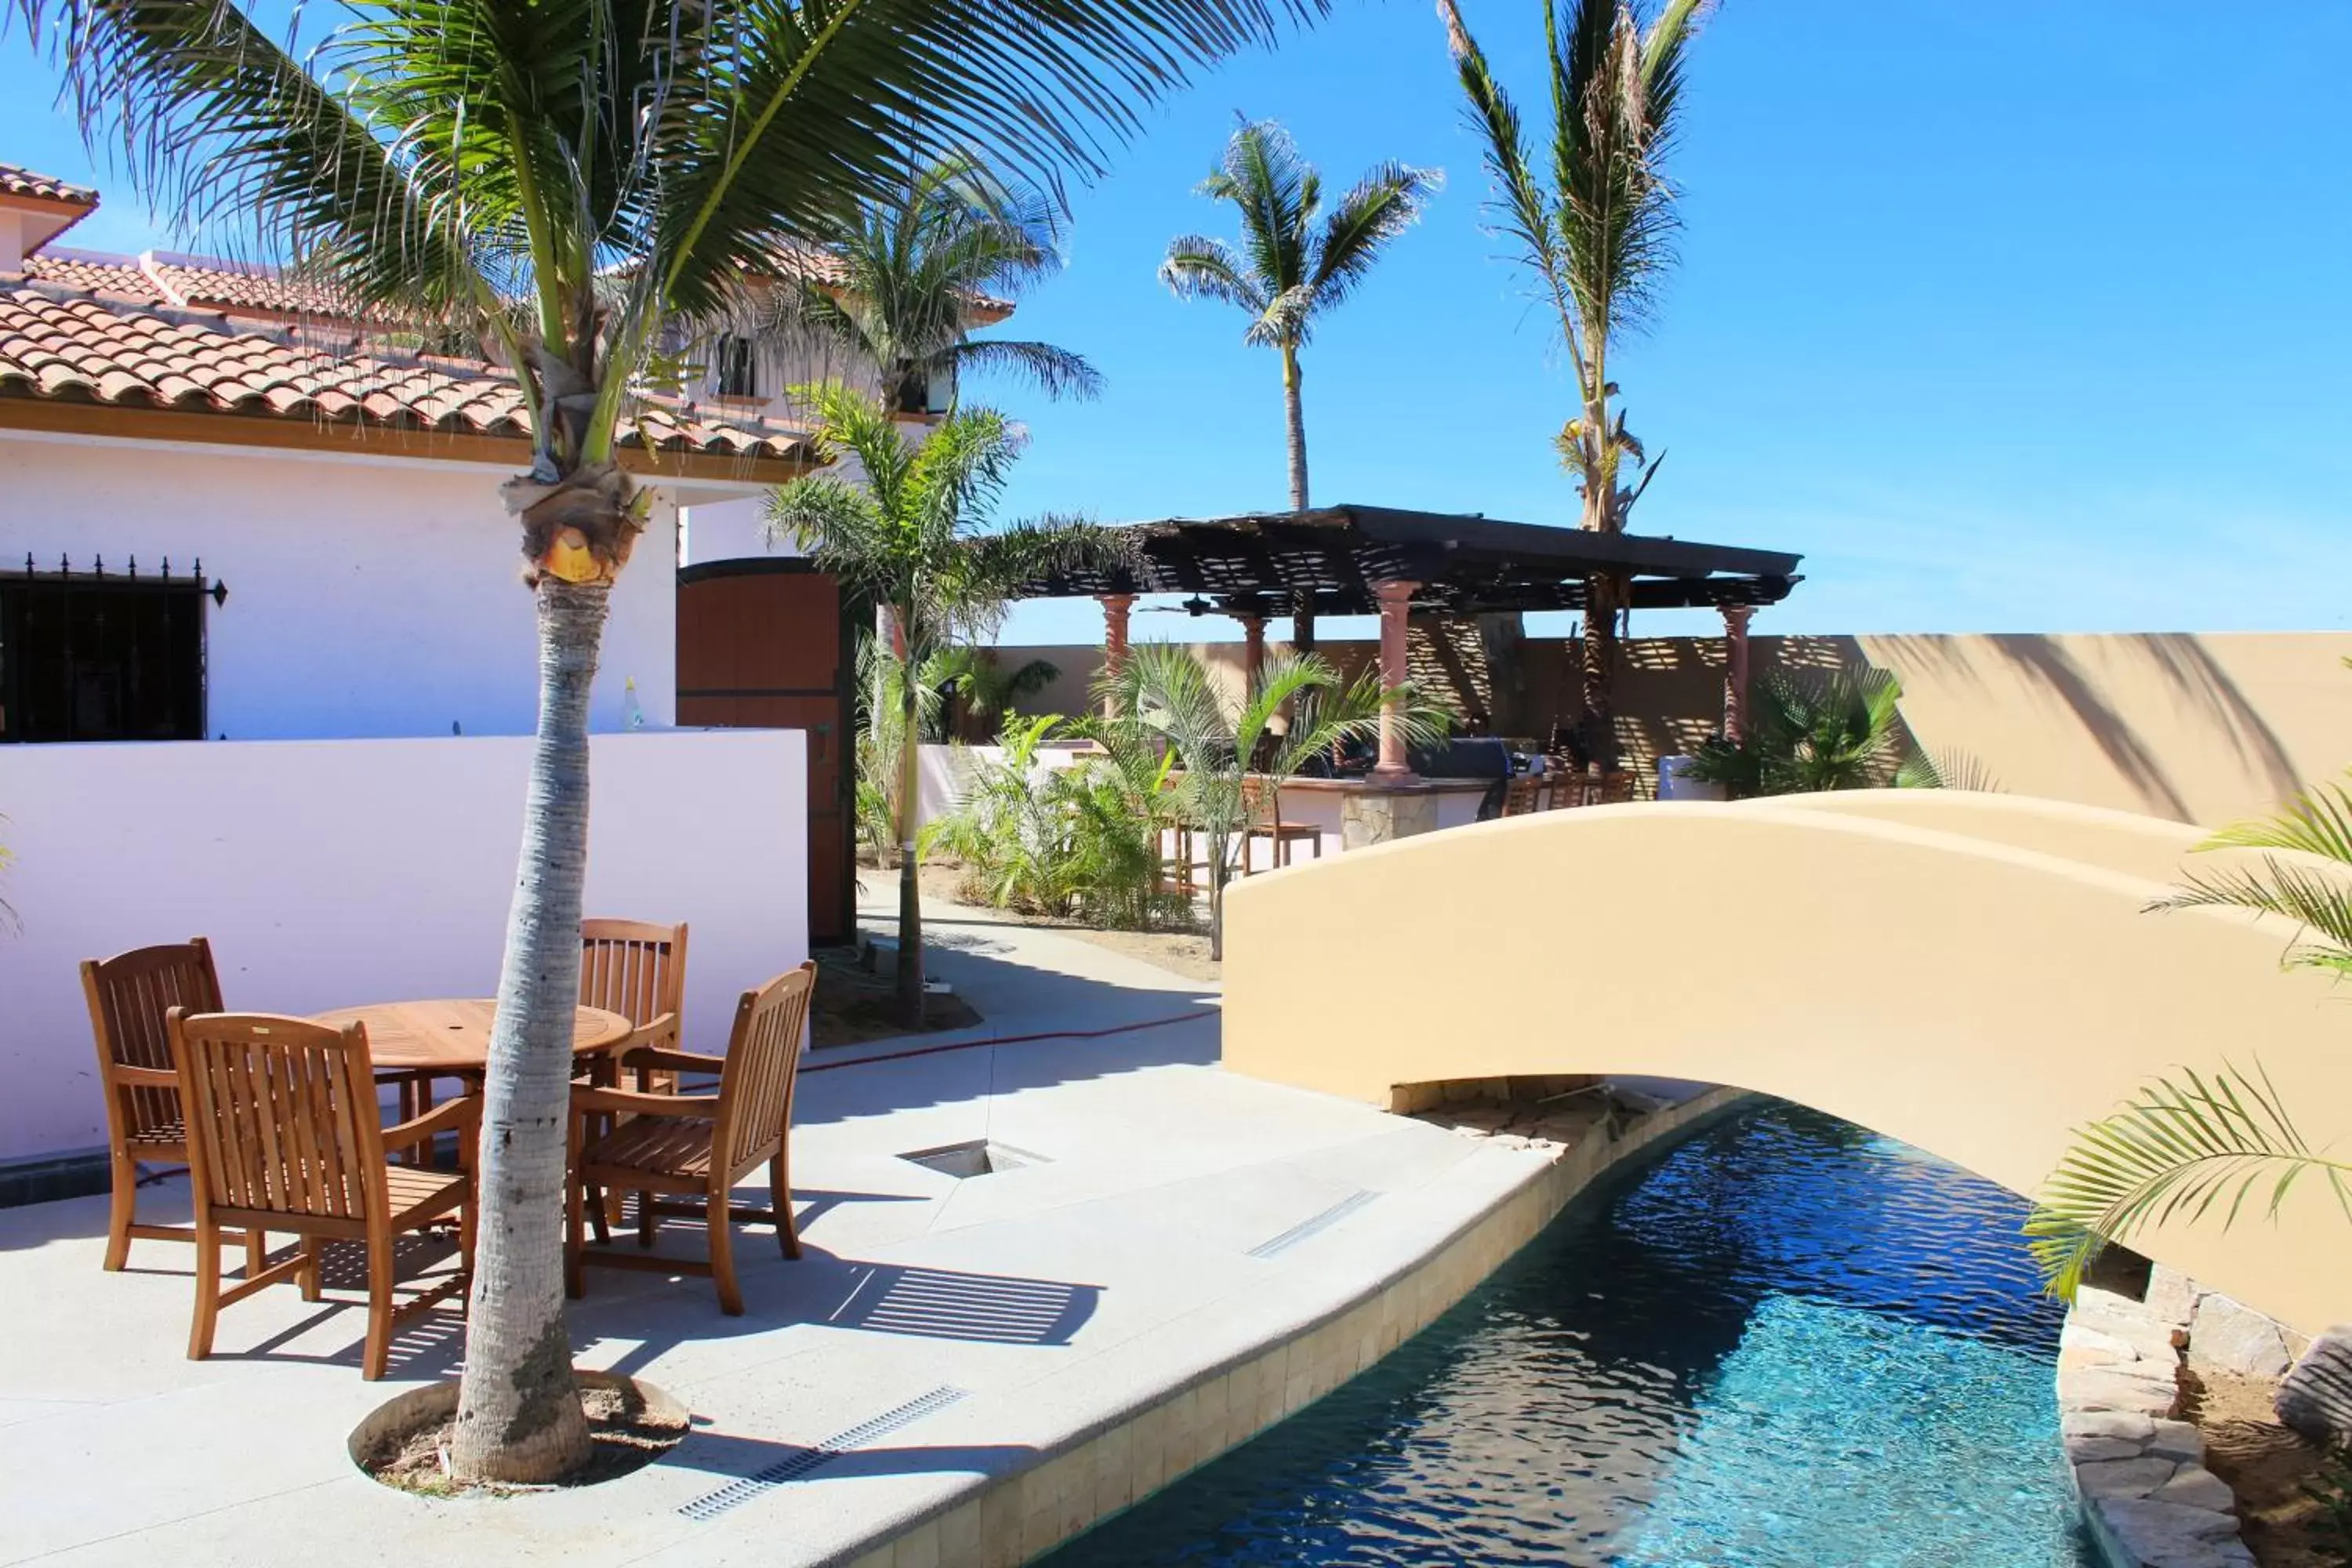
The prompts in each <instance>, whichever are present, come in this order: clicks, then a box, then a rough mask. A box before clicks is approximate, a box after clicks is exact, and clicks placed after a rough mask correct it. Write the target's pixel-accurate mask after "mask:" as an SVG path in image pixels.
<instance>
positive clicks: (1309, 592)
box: [1017, 506, 1802, 616]
mask: <svg viewBox="0 0 2352 1568" xmlns="http://www.w3.org/2000/svg"><path fill="white" fill-rule="evenodd" d="M1122 532H1125V533H1128V534H1129V535H1130V536H1131V538H1132V540H1133V543H1134V552H1133V554H1132V556H1131V557H1130V559H1129V562H1128V563H1126V564H1124V565H1122V566H1119V567H1118V568H1115V569H1110V570H1098V571H1073V572H1064V573H1059V574H1055V575H1054V576H1051V577H1048V578H1044V579H1041V580H1039V581H1037V582H1034V583H1031V584H1024V587H1023V588H1022V590H1021V592H1020V594H1019V595H1017V596H1018V597H1022V598H1073V597H1081V596H1086V595H1100V594H1183V595H1191V596H1194V597H1197V598H1201V599H1204V600H1206V601H1207V605H1206V606H1205V607H1207V608H1211V609H1214V610H1218V611H1221V612H1223V613H1225V614H1229V615H1236V616H1246V615H1275V616H1280V615H1289V614H1292V613H1294V612H1295V611H1297V610H1299V609H1306V610H1308V611H1310V612H1311V613H1313V614H1315V615H1318V616H1360V615H1371V614H1374V613H1376V612H1377V611H1378V610H1379V608H1380V604H1379V601H1378V600H1377V599H1376V598H1375V597H1374V595H1373V591H1372V585H1373V584H1376V583H1381V582H1393V581H1397V580H1399V579H1402V580H1405V581H1408V582H1412V583H1418V584H1421V587H1420V588H1419V589H1418V590H1416V591H1415V593H1414V594H1413V606H1414V608H1416V609H1430V610H1443V611H1450V612H1452V613H1454V614H1459V615H1475V614H1478V613H1480V612H1485V611H1511V610H1580V609H1582V608H1583V607H1584V580H1585V579H1586V578H1587V577H1589V576H1594V575H1598V574H1602V573H1622V574H1626V575H1627V576H1629V577H1631V578H1632V579H1633V599H1632V607H1633V608H1634V609H1637V610H1665V609H1688V608H1705V607H1709V606H1720V605H1770V604H1777V603H1779V602H1780V600H1781V599H1784V598H1786V597H1787V596H1788V594H1789V590H1790V588H1791V587H1793V586H1794V585H1795V584H1797V583H1798V582H1799V581H1800V579H1799V577H1798V576H1797V570H1796V569H1797V563H1798V562H1799V561H1800V560H1801V559H1802V557H1801V556H1796V555H1788V554H1783V553H1780V552H1777V551H1770V550H1741V549H1735V548H1732V547H1730V546H1727V545H1720V544H1694V543H1691V542H1688V541H1685V540H1679V539H1664V538H1651V537H1648V536H1645V535H1642V534H1630V533H1628V534H1614V535H1612V534H1601V533H1591V532H1587V531H1584V530H1582V529H1574V528H1547V527H1542V526H1539V525H1538V524H1535V523H1526V522H1496V521H1491V520H1489V519H1487V518H1484V517H1476V516H1465V515H1461V514H1457V513H1451V512H1436V511H1404V510H1397V509H1395V508H1391V507H1378V506H1331V507H1317V508H1314V509H1313V510H1308V511H1273V512H1247V513H1244V514H1242V515H1240V516H1237V517H1217V518H1200V519H1192V518H1171V519H1168V520H1167V521H1160V522H1141V523H1135V524H1132V525H1130V526H1129V528H1128V529H1125V530H1122Z"/></svg>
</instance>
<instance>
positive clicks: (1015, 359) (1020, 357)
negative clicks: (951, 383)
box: [950, 338, 1103, 403]
mask: <svg viewBox="0 0 2352 1568" xmlns="http://www.w3.org/2000/svg"><path fill="white" fill-rule="evenodd" d="M950 362H951V363H953V364H954V366H955V367H956V368H957V369H958V370H959V371H962V370H966V369H969V370H974V371H981V372H988V371H1001V372H1005V373H1009V374H1012V375H1013V376H1015V377H1016V378H1018V379H1020V380H1023V381H1025V382H1027V383H1028V384H1030V385H1032V386H1034V387H1035V388H1036V389H1037V390H1038V391H1040V392H1042V393H1044V394H1045V395H1046V396H1048V397H1055V398H1059V397H1071V398H1076V399H1077V400H1079V401H1080V402H1087V403H1090V402H1092V401H1093V400H1094V399H1096V398H1097V397H1100V396H1101V395H1102V391H1103V377H1102V372H1100V371H1098V370H1097V369H1096V368H1095V367H1094V366H1093V365H1092V364H1090V363H1087V359H1086V357H1085V356H1084V355H1083V354H1077V353H1072V352H1071V351H1070V350H1068V349H1065V348H1056V347H1055V346H1054V345H1053V344H1052V343H1041V342H1024V341H1023V340H1020V339H1013V338H971V339H967V340H966V341H965V342H961V343H958V344H957V345H956V346H955V348H954V349H953V350H952V351H950Z"/></svg>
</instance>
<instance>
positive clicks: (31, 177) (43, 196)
mask: <svg viewBox="0 0 2352 1568" xmlns="http://www.w3.org/2000/svg"><path fill="white" fill-rule="evenodd" d="M0 195H11V196H31V197H33V198H34V199H35V200H37V201H45V202H65V203H68V204H70V205H74V206H78V207H94V206H96V205H98V193H97V192H96V191H93V190H91V189H90V188H89V186H87V185H69V184H66V183H65V182H64V181H63V180H60V179H58V178H57V177H56V176H55V175H51V174H35V173H34V172H33V171H32V170H30V169H20V168H18V167H17V166H16V164H14V163H0Z"/></svg>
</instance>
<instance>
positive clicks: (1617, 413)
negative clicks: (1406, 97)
mask: <svg viewBox="0 0 2352 1568" xmlns="http://www.w3.org/2000/svg"><path fill="white" fill-rule="evenodd" d="M1565 4H1566V7H1567V14H1566V15H1565V16H1562V15H1561V14H1560V5H1561V0H1544V8H1543V16H1544V64H1545V68H1546V72H1547V75H1548V77H1549V86H1550V89H1551V104H1552V126H1551V132H1550V135H1549V139H1548V140H1547V141H1546V142H1544V144H1543V145H1542V147H1541V148H1540V149H1538V148H1537V147H1534V146H1531V145H1530V144H1529V142H1528V137H1527V134H1526V132H1525V130H1524V129H1523V127H1522V123H1521V121H1520V118H1519V111H1518V110H1517V107H1516V106H1515V105H1514V104H1513V103H1512V101H1511V99H1510V96H1509V95H1508V94H1507V93H1506V92H1505V91H1504V90H1503V89H1502V87H1501V86H1500V84H1498V83H1497V82H1496V79H1495V77H1494V74H1493V72H1492V71H1490V70H1489V69H1488V68H1487V64H1486V55H1485V54H1484V52H1482V51H1481V50H1480V49H1479V47H1478V45H1477V43H1476V41H1475V39H1473V38H1472V37H1471V36H1470V31H1469V29H1468V28H1467V27H1465V26H1463V23H1462V16H1461V13H1460V11H1459V10H1458V9H1457V8H1456V6H1455V4H1454V0H1438V13H1439V15H1440V16H1443V17H1444V21H1445V27H1446V34H1447V39H1448V42H1449V44H1450V45H1451V47H1452V48H1453V51H1454V65H1455V68H1456V70H1457V72H1458V74H1459V75H1460V77H1461V79H1462V90H1463V93H1464V95H1465V97H1466V98H1467V99H1468V100H1469V105H1470V119H1471V122H1472V124H1473V125H1474V126H1475V128H1476V130H1477V131H1478V132H1479V133H1480V134H1481V136H1482V137H1483V139H1484V141H1485V142H1486V150H1485V154H1484V161H1485V163H1486V172H1487V174H1488V176H1489V177H1490V178H1491V179H1492V181H1493V183H1494V185H1495V187H1496V192H1495V195H1494V198H1493V200H1492V201H1491V203H1490V204H1489V210H1490V211H1491V212H1492V213H1493V214H1494V216H1495V218H1496V226H1497V227H1498V229H1499V230H1500V231H1501V232H1502V233H1503V234H1504V235H1506V236H1507V237H1508V238H1509V239H1510V240H1511V241H1512V242H1513V243H1514V244H1515V245H1517V247H1518V249H1519V257H1518V261H1519V264H1520V265H1521V266H1523V267H1525V268H1527V269H1528V271H1529V272H1531V273H1532V274H1534V276H1535V279H1536V281H1537V284H1538V293H1539V295H1540V296H1541V298H1542V300H1543V302H1544V304H1545V306H1546V307H1547V308H1548V310H1549V311H1550V313H1551V314H1552V316H1553V318H1554V322H1553V324H1554V325H1555V326H1556V327H1557V328H1558V330H1559V337H1560V342H1561V343H1562V345H1563V346H1564V347H1565V348H1566V349H1567V351H1568V359H1569V363H1570V369H1571V370H1572V371H1573V372H1574V374H1575V376H1576V396H1577V412H1576V415H1575V416H1574V417H1572V418H1570V420H1569V421H1568V423H1567V424H1566V425H1565V426H1562V427H1561V429H1560V433H1559V453H1560V458H1561V461H1562V463H1563V464H1564V465H1565V466H1566V467H1567V468H1568V469H1569V470H1570V472H1571V473H1573V474H1575V476H1576V478H1577V483H1578V487H1579V489H1580V491H1581V493H1582V496H1583V519H1582V522H1583V526H1584V527H1585V528H1588V529H1590V530H1591V531H1595V532H1598V533H1622V532H1623V531H1624V530H1625V520H1626V517H1627V515H1628V514H1629V513H1630V512H1631V511H1632V510H1633V503H1634V502H1635V501H1636V500H1639V499H1640V498H1641V494H1642V490H1643V488H1645V487H1646V486H1647V484H1648V482H1649V477H1650V474H1654V472H1655V471H1656V470H1655V467H1654V465H1650V466H1649V472H1648V473H1645V474H1644V475H1643V479H1642V480H1641V482H1640V483H1639V484H1627V483H1626V482H1624V481H1625V480H1626V479H1627V478H1629V477H1630V475H1629V471H1628V469H1627V468H1626V462H1627V459H1629V458H1630V459H1631V460H1632V463H1633V467H1634V468H1643V467H1644V466H1645V465H1647V463H1648V459H1647V457H1646V455H1645V454H1644V453H1643V448H1642V444H1641V442H1639V441H1637V440H1636V439H1634V437H1633V435H1632V434H1631V433H1630V432H1629V431H1627V429H1626V428H1625V416H1624V413H1623V411H1622V409H1621V408H1617V407H1615V406H1614V401H1613V400H1614V399H1615V398H1616V395H1617V384H1616V383H1615V382H1614V381H1612V379H1611V366H1610V360H1611V357H1612V353H1613V351H1614V350H1615V349H1616V347H1617V345H1618V344H1619V343H1620V342H1622V340H1623V339H1624V337H1625V336H1626V335H1627V334H1628V333H1629V332H1631V331H1633V330H1634V329H1636V328H1637V327H1639V326H1640V325H1641V324H1642V322H1643V319H1644V318H1645V316H1646V315H1647V313H1648V310H1649V309H1650V307H1651V306H1652V305H1653V304H1654V298H1655V290H1656V289H1657V285H1658V282H1659V280H1660V279H1661V277H1662V275H1663V274H1664V271H1665V270H1666V268H1667V267H1668V266H1669V265H1670V264H1671V263H1672V261H1673V259H1674V250H1673V240H1674V236H1675V228H1676V226H1677V223H1676V218H1675V190H1674V187H1673V186H1672V185H1671V184H1668V183H1667V181H1666V178H1665V170H1664V156H1665V153H1666V151H1667V150H1668V148H1669V147H1670V146H1671V144H1672V142H1673V139H1674V133H1675V110H1676V109H1677V107H1678V106H1679V104H1680V102H1681V99H1682V88H1683V65H1684V57H1685V52H1686V50H1687V48H1688V47H1689V43H1690V40H1691V37H1692V35H1693V34H1694V33H1695V31H1696V28H1697V25H1698V19H1699V17H1700V16H1701V15H1702V14H1703V13H1704V12H1705V10H1706V6H1707V4H1708V0H1665V4H1664V5H1663V6H1661V7H1660V8H1659V9H1658V11H1657V13H1656V16H1655V17H1654V19H1653V20H1651V21H1649V22H1647V23H1646V24H1645V23H1644V22H1643V10H1642V8H1640V7H1639V6H1637V5H1636V4H1635V3H1634V0H1565ZM1661 456H1663V454H1661ZM1629 588H1630V584H1629V583H1628V582H1627V580H1626V579H1625V578H1624V577H1623V576H1622V575H1620V574H1596V575H1594V576H1592V577H1589V578H1587V579H1586V580H1585V584H1584V594H1585V602H1584V722H1585V743H1586V746H1587V748H1588V750H1589V752H1590V753H1591V756H1592V758H1593V760H1594V761H1596V762H1598V763H1601V765H1602V766H1603V767H1613V766H1614V765H1615V764H1616V757H1617V740H1616V733H1615V730H1614V727H1613V724H1612V715H1611V703H1612V688H1613V686H1614V682H1615V676H1616V668H1617V654H1618V649H1617V641H1618V638H1617V621H1618V616H1620V615H1621V614H1622V612H1623V611H1624V609H1625V608H1626V607H1627V602H1628V594H1629Z"/></svg>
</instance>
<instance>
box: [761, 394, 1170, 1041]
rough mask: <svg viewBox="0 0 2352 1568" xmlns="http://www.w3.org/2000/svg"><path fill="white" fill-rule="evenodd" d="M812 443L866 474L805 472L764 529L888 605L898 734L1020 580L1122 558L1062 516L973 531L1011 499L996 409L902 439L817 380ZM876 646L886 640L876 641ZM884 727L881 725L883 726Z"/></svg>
mask: <svg viewBox="0 0 2352 1568" xmlns="http://www.w3.org/2000/svg"><path fill="white" fill-rule="evenodd" d="M810 401H811V404H812V406H813V407H814V410H815V413H816V416H817V418H816V430H815V432H814V437H815V440H816V444H817V447H818V449H819V450H820V451H821V452H823V453H824V454H825V455H826V456H828V457H850V458H856V460H857V463H858V465H859V467H860V468H862V469H863V471H864V479H863V481H862V482H857V481H853V480H851V479H848V478H846V477H845V476H844V475H842V474H836V473H822V474H811V475H808V476H806V477H805V478H803V479H795V480H793V482H792V483H790V484H788V485H784V486H782V488H780V489H777V490H775V491H774V492H773V493H772V495H771V496H770V497H769V498H768V527H769V529H770V530H771V531H772V532H774V533H775V534H776V535H777V536H778V537H780V538H782V539H786V540H789V541H791V542H793V543H794V544H797V545H799V546H801V547H802V548H803V549H808V550H810V551H811V552H813V553H814V556H815V558H816V562H817V564H818V565H819V566H820V567H822V568H823V569H824V570H825V571H827V572H830V573H832V574H834V575H835V576H836V577H838V578H839V579H840V581H841V584H842V587H843V588H844V589H845V591H847V592H848V593H850V594H853V595H856V596H858V597H861V598H863V599H865V600H866V601H867V602H869V603H871V604H873V605H877V606H878V607H879V608H881V609H883V610H886V611H887V612H888V613H889V615H890V616H891V618H892V620H893V622H894V623H895V624H896V626H897V627H898V635H899V637H900V638H901V639H902V640H903V641H904V643H905V647H904V648H903V650H898V651H897V653H896V657H897V658H898V660H899V663H900V668H901V674H900V677H899V679H898V681H897V682H896V687H897V690H898V700H899V704H900V708H899V713H898V725H897V730H898V734H899V735H900V736H901V737H912V736H919V735H920V734H921V733H922V721H921V714H920V712H919V706H920V703H921V700H922V690H923V683H922V681H921V679H919V678H909V676H908V673H907V672H910V671H920V670H921V669H923V668H924V667H925V666H926V665H927V664H928V663H929V661H930V660H931V659H932V658H935V657H936V656H937V655H938V654H939V653H940V651H941V650H943V649H945V648H946V647H949V646H950V645H951V644H953V643H955V642H957V641H959V640H972V639H976V638H980V637H986V636H988V635H990V634H991V633H992V631H993V630H994V628H995V625H996V623H997V621H998V620H999V619H1000V618H1001V617H1002V616H1003V609H1004V602H1005V600H1006V598H1007V597H1009V596H1010V595H1012V594H1013V591H1014V590H1015V589H1017V588H1018V587H1019V586H1020V585H1021V584H1024V583H1026V582H1029V581H1032V580H1034V579H1035V578H1039V577H1045V576H1049V575H1051V574H1054V573H1055V572H1058V571H1065V570H1070V569H1075V568H1089V567H1101V566H1107V565H1110V564H1114V563H1117V561H1118V559H1119V558H1120V557H1121V555H1122V554H1123V552H1122V551H1121V549H1120V547H1119V544H1118V537H1117V535H1115V534H1114V533H1113V532H1112V531H1109V530H1107V529H1102V528H1098V527H1096V526H1095V525H1094V524H1091V523H1083V522H1075V521H1066V520H1061V519H1047V520H1045V521H1037V522H1024V523H1017V524H1015V525H1013V527H1010V528H1006V529H1003V530H1000V531H995V532H981V531H978V530H979V529H981V528H982V527H983V526H984V525H985V524H986V523H987V522H988V521H989V512H990V510H991V509H992V507H993V506H994V504H995V502H996V500H997V499H998V497H999V496H1001V495H1002V494H1003V490H1004V484H1005V480H1006V479H1008V478H1009V477H1010V475H1011V472H1012V468H1013V460H1014V459H1015V458H1018V457H1019V456H1020V454H1021V447H1022V437H1021V436H1020V435H1019V433H1018V432H1017V431H1015V429H1014V428H1013V426H1012V425H1011V424H1009V423H1008V422H1007V421H1006V419H1005V417H1004V416H1003V415H1002V414H999V413H998V412H996V411H995V410H994V409H992V408H964V409H959V410H957V411H956V412H955V413H953V414H950V416H948V417H947V418H946V419H944V420H942V421H941V422H940V425H939V426H938V427H937V428H935V429H933V430H932V431H931V432H930V433H929V436H928V437H925V438H924V439H923V440H922V441H920V442H913V441H909V440H908V439H907V438H906V436H905V433H904V432H902V431H901V430H900V429H899V427H898V423H897V421H896V420H895V419H894V418H893V417H892V410H891V409H889V408H888V407H886V406H885V405H883V404H882V403H881V402H879V401H878V400H877V399H875V398H872V397H869V396H867V395H865V394H864V393H862V392H856V391H854V390H852V389H850V388H847V387H844V386H840V385H831V386H824V387H817V388H813V389H812V390H811V394H810ZM878 640H879V639H877V643H878ZM877 722H878V721H877ZM917 753H918V748H917V747H915V746H913V745H910V744H907V743H905V741H904V740H903V739H902V741H901V742H900V744H899V745H898V755H897V762H898V789H897V791H896V795H895V798H894V800H893V802H892V805H894V806H895V807H896V810H897V814H898V1008H899V1013H900V1016H901V1017H902V1018H903V1019H904V1021H905V1022H906V1023H907V1024H908V1026H915V1025H919V1024H920V1023H921V1021H922V1016H923V947H922V942H923V906H922V890H921V887H920V884H919V881H918V879H917V871H918V863H919V858H918V856H917V854H916V843H915V808H916V795H917V789H916V761H917Z"/></svg>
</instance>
